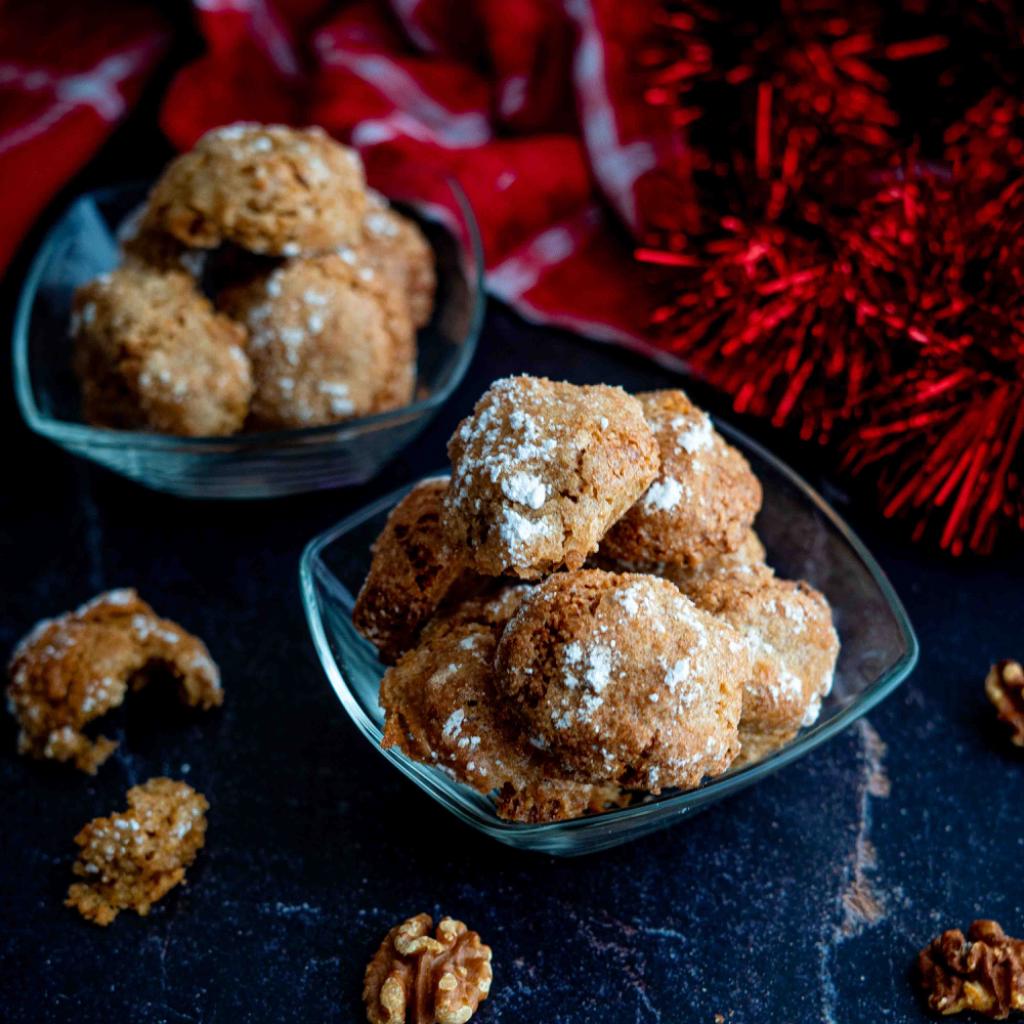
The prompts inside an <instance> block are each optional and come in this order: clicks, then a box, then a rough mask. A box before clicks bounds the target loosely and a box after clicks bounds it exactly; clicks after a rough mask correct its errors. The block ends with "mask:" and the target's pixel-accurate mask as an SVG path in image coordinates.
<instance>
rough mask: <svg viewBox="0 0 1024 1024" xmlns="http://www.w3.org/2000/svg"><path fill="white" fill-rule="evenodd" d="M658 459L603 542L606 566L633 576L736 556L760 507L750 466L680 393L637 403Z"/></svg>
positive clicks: (651, 394) (648, 395)
mask: <svg viewBox="0 0 1024 1024" xmlns="http://www.w3.org/2000/svg"><path fill="white" fill-rule="evenodd" d="M636 397H637V400H638V401H639V402H640V404H641V405H642V406H643V412H644V416H645V417H646V419H647V422H648V424H649V425H650V427H651V430H652V431H653V432H654V436H655V437H656V438H657V441H658V448H659V452H660V456H661V472H660V474H659V476H658V478H657V479H656V480H655V481H654V482H653V483H652V484H651V485H650V487H649V488H648V489H647V491H646V492H645V493H644V495H643V497H642V498H641V499H640V500H639V501H638V502H637V503H636V504H635V505H634V506H633V507H632V508H630V509H629V511H627V512H626V514H625V515H624V516H622V518H621V519H619V520H618V522H616V523H615V524H614V525H613V526H612V527H611V529H610V530H609V531H608V533H607V534H606V536H605V537H604V539H603V540H602V541H601V554H602V556H603V557H605V558H613V559H619V560H621V561H625V562H628V563H630V564H631V565H633V566H635V567H636V568H637V569H645V568H650V567H652V566H654V565H657V564H659V563H667V564H674V565H679V566H694V565H697V564H698V563H700V562H702V561H703V560H705V559H706V558H709V557H711V556H714V555H720V554H723V553H726V552H730V551H735V550H736V549H737V548H738V547H739V546H740V545H741V544H742V543H743V540H744V538H745V537H746V536H747V533H748V531H749V530H750V526H751V524H752V523H753V521H754V517H755V516H756V515H757V512H758V510H759V509H760V507H761V484H760V482H759V481H758V479H757V477H756V476H754V474H753V473H752V472H751V470H750V466H749V465H748V464H747V460H746V459H745V458H744V457H743V456H742V455H741V454H740V453H739V452H738V451H737V450H736V449H735V448H733V447H732V445H729V444H727V443H726V442H725V440H724V439H723V438H722V437H721V435H720V434H718V432H717V431H716V430H715V429H714V427H713V426H712V425H711V419H710V417H709V416H708V414H707V413H706V412H703V411H702V410H700V409H698V408H697V407H696V406H695V405H694V404H693V403H692V402H691V401H690V400H689V399H688V398H687V397H686V395H685V394H684V393H683V392H682V391H678V390H676V391H650V392H647V393H645V394H639V395H637V396H636Z"/></svg>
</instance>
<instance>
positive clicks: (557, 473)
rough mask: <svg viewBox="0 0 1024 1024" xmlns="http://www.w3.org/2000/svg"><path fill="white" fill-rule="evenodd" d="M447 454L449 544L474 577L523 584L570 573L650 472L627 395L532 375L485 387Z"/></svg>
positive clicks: (650, 442)
mask: <svg viewBox="0 0 1024 1024" xmlns="http://www.w3.org/2000/svg"><path fill="white" fill-rule="evenodd" d="M448 454H449V455H450V457H451V461H452V482H451V486H450V487H449V490H448V494H447V496H446V499H445V527H446V529H447V530H448V531H449V533H450V535H451V538H452V543H454V544H456V545H461V546H463V547H464V548H465V549H466V550H468V551H469V552H470V553H471V556H472V558H473V560H474V565H475V568H476V569H477V570H478V571H479V572H481V573H483V574H485V575H490V576H499V575H502V574H505V573H508V574H511V575H515V576H519V577H522V578H524V579H535V578H537V577H540V576H542V575H543V574H545V573H547V572H551V571H553V570H555V569H557V568H559V567H561V566H563V565H566V566H568V567H569V568H571V569H576V568H579V567H580V566H581V565H582V564H583V562H584V560H585V559H586V558H587V556H588V555H589V554H591V553H592V552H593V551H596V550H597V546H598V542H599V541H600V539H601V537H602V536H603V535H604V533H605V531H606V530H607V529H608V527H609V526H610V525H611V524H612V523H613V522H615V520H616V519H618V518H619V516H621V515H622V514H623V513H624V512H625V511H626V509H628V508H629V507H630V505H632V504H633V503H634V502H635V501H636V500H637V499H638V498H639V497H640V495H641V494H643V493H644V491H645V490H646V489H647V486H648V485H649V484H650V483H651V482H652V480H654V478H655V476H656V475H657V472H658V467H659V460H658V449H657V443H656V442H655V439H654V435H653V434H652V432H651V430H650V428H649V427H648V426H647V423H646V422H645V420H644V416H643V409H642V407H641V406H640V404H639V402H637V400H636V399H635V398H632V397H630V396H629V395H627V394H626V393H625V392H624V391H623V390H622V389H621V388H611V387H605V386H588V387H577V386H575V385H573V384H566V383H557V382H555V381H550V380H547V379H546V378H537V377H508V378H505V379H503V380H499V381H496V382H495V383H494V384H492V385H491V387H490V389H489V390H488V391H487V392H486V393H485V394H484V396H483V397H482V398H481V399H480V401H479V402H477V404H476V408H475V409H474V410H473V414H472V415H471V416H469V417H468V418H467V419H465V420H463V422H462V423H461V424H460V426H459V428H458V429H457V430H456V431H455V433H454V435H453V436H452V438H451V440H450V441H449V442H448Z"/></svg>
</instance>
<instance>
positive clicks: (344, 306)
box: [219, 249, 416, 429]
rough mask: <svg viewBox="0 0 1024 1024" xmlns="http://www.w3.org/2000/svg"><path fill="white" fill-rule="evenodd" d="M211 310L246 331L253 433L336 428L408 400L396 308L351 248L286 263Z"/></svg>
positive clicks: (406, 362)
mask: <svg viewBox="0 0 1024 1024" xmlns="http://www.w3.org/2000/svg"><path fill="white" fill-rule="evenodd" d="M219 302H220V305H221V306H222V308H223V309H225V310H226V312H227V313H228V314H229V315H230V316H232V317H234V318H235V319H236V320H238V321H240V322H241V323H243V324H244V325H245V326H246V328H247V330H248V334H249V348H248V351H249V357H250V359H251V361H252V367H253V378H254V381H255V393H254V395H253V399H252V422H253V424H254V425H255V426H257V427H260V428H263V429H279V428H291V427H311V426H317V425H320V424H325V423H337V422H340V421H341V420H346V419H350V418H352V417H353V416H367V415H369V414H370V413H375V412H383V411H384V410H386V409H394V408H397V407H399V406H402V405H407V404H408V403H409V402H410V401H411V400H412V393H413V385H414V382H415V372H416V342H415V334H414V331H413V328H412V323H411V321H410V320H409V314H408V311H407V310H406V308H405V303H404V302H403V301H402V300H401V299H400V298H399V297H398V296H397V295H396V294H395V293H394V291H393V290H392V288H391V287H389V286H388V285H387V284H386V283H385V282H384V281H383V280H382V279H381V278H380V277H379V276H378V275H377V274H376V273H375V272H374V271H373V270H372V269H371V268H369V267H368V266H365V265H363V264H360V263H359V262H358V259H357V257H356V255H355V253H354V251H353V250H351V249H346V250H344V251H343V252H341V253H331V254H329V255H327V256H315V257H310V258H308V259H295V260H289V261H288V262H286V263H284V264H283V265H282V266H281V267H279V268H278V269H277V270H274V271H273V272H272V273H271V274H269V275H267V276H264V277H260V278H258V279H256V280H254V281H252V282H250V283H248V284H245V285H242V286H240V287H237V288H231V289H228V290H227V291H226V292H225V293H224V294H223V295H222V296H221V298H220V300H219Z"/></svg>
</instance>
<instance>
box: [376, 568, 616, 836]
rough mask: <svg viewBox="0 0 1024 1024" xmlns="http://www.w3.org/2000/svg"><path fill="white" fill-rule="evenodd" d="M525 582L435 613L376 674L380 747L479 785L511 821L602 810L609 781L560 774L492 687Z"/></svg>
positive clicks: (608, 795)
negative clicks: (413, 641)
mask: <svg viewBox="0 0 1024 1024" xmlns="http://www.w3.org/2000/svg"><path fill="white" fill-rule="evenodd" d="M528 590H529V588H528V587H525V586H517V587H509V588H507V589H505V590H504V591H502V592H501V593H500V594H499V595H496V596H495V597H493V598H489V599H488V598H479V599H473V600H470V601H467V602H465V603H464V604H463V605H461V606H459V607H458V608H457V609H456V611H455V613H454V614H453V615H451V616H449V617H442V618H439V619H435V620H434V621H433V622H431V623H430V624H429V625H428V626H427V628H426V629H425V630H424V631H423V635H422V637H421V638H420V642H419V644H418V645H417V646H416V647H415V648H413V649H412V650H411V651H408V652H407V653H406V654H405V655H403V657H402V658H401V659H400V660H399V662H398V664H397V665H395V666H394V667H392V668H390V669H388V671H387V672H386V673H385V675H384V678H383V680H382V682H381V687H380V698H379V699H380V704H381V707H382V708H384V711H385V714H386V719H385V725H384V741H383V745H384V746H385V747H393V746H397V747H400V748H401V749H402V751H403V752H404V753H405V754H406V755H407V756H408V757H411V758H413V759H414V760H416V761H420V762H422V763H423V764H427V765H433V766H434V767H437V768H440V769H441V770H442V771H444V772H445V773H447V774H449V775H450V776H451V777H452V778H454V779H455V780H456V781H457V782H462V783H464V784H465V785H468V786H471V787H472V788H473V789H476V790H477V791H478V792H481V793H491V792H497V810H498V814H499V815H500V816H501V817H503V818H508V819H510V820H514V821H532V822H538V821H555V820H560V819H563V818H574V817H579V816H580V815H581V814H584V813H585V812H587V811H588V810H600V809H601V808H602V807H603V806H604V805H605V803H606V802H609V801H611V800H612V799H614V798H617V796H618V791H617V789H614V788H613V787H594V786H590V785H587V784H585V783H580V782H577V781H575V780H571V779H567V778H565V777H564V773H562V772H561V771H560V769H559V767H558V763H557V761H556V760H555V759H553V758H552V757H550V756H549V755H547V754H545V753H544V752H543V751H542V750H540V749H539V748H538V746H537V745H536V744H535V743H531V742H530V741H529V740H528V739H527V738H526V737H525V736H522V735H520V734H519V732H518V731H517V730H516V728H515V727H514V725H513V723H511V722H510V721H508V720H507V717H506V716H505V715H504V714H503V713H502V702H501V697H500V694H499V693H497V692H496V690H495V688H494V652H495V649H496V647H497V644H498V638H499V637H500V636H501V631H502V628H503V626H504V623H505V620H506V618H507V616H508V615H509V614H511V613H512V611H513V610H514V609H515V607H516V606H517V605H518V603H519V601H521V600H522V597H523V595H524V593H526V592H527V591H528Z"/></svg>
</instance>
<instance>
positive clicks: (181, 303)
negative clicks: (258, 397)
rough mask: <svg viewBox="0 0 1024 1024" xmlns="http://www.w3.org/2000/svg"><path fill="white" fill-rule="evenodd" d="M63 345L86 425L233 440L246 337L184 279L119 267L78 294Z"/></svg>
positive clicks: (244, 379)
mask: <svg viewBox="0 0 1024 1024" xmlns="http://www.w3.org/2000/svg"><path fill="white" fill-rule="evenodd" d="M72 337H73V343H74V369H75V373H76V374H77V376H78V379H79V382H80V384H81V388H82V407H83V414H84V416H85V419H86V421H87V422H88V423H91V424H94V425H96V426H103V427H115V428H120V429H127V430H152V431H157V432H160V433H165V434H178V435H182V436H188V437H198V436H208V435H225V434H233V433H235V432H236V431H238V430H240V429H241V427H242V424H243V423H244V421H245V418H246V416H247V415H248V412H249V401H250V398H251V396H252V392H253V380H252V371H251V367H250V364H249V357H248V356H247V355H246V351H245V341H246V335H245V330H244V328H242V327H241V326H239V325H238V324H237V323H235V322H234V321H233V320H231V319H230V318H229V317H227V316H225V315H223V314H222V313H218V312H217V311H216V310H215V309H214V308H213V306H212V304H211V303H210V302H209V300H208V299H206V298H205V297H204V296H203V295H202V293H201V292H199V290H198V289H197V288H196V284H195V281H194V279H193V278H192V277H191V276H190V275H189V274H187V273H185V272H184V271H179V270H172V271H158V270H151V269H149V268H147V267H140V266H136V265H128V266H124V267H121V268H120V269H118V270H114V271H112V272H111V273H110V274H105V275H103V276H102V277H99V278H97V279H96V280H94V281H92V282H90V283H89V284H87V285H84V286H83V287H82V288H80V289H79V290H78V291H77V293H76V295H75V303H74V311H73V315H72Z"/></svg>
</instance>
